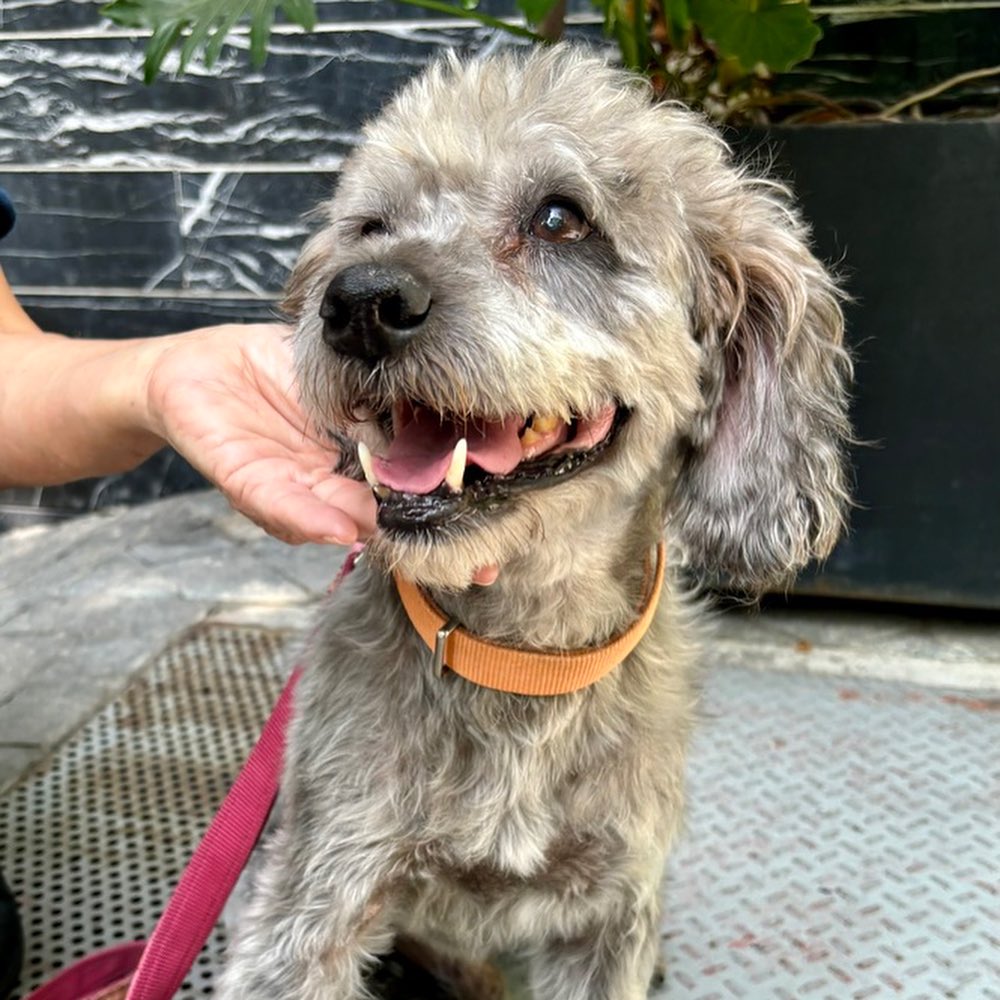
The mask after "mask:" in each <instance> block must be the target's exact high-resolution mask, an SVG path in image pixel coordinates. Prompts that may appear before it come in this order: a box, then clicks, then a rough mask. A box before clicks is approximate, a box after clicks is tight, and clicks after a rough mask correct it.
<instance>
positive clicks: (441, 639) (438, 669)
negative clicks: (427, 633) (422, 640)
mask: <svg viewBox="0 0 1000 1000" xmlns="http://www.w3.org/2000/svg"><path fill="white" fill-rule="evenodd" d="M458 624H459V622H458V619H457V618H449V619H448V621H446V622H445V623H444V624H443V625H442V626H441V627H440V628H439V629H438V630H437V632H435V633H434V655H433V658H432V660H431V663H432V665H433V667H434V676H435V677H444V672H445V670H447V669H448V668H447V665H446V664H445V662H444V647H445V646H446V645H447V644H448V637H449V636H450V635H451V633H452V632H454V631H455V629H457V628H458Z"/></svg>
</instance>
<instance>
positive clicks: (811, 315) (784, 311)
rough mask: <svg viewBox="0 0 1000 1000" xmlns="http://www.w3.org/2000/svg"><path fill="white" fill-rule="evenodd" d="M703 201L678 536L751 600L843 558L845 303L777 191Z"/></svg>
mask: <svg viewBox="0 0 1000 1000" xmlns="http://www.w3.org/2000/svg"><path fill="white" fill-rule="evenodd" d="M727 179H728V181H729V183H727V184H725V185H724V186H723V187H722V189H721V190H719V189H718V188H716V189H715V190H703V191H702V192H701V198H697V196H696V199H697V200H696V206H697V209H698V210H697V211H692V213H691V215H689V222H690V224H691V226H692V228H693V229H694V231H695V232H694V235H695V245H696V253H697V256H696V262H695V268H694V276H695V301H694V328H695V333H696V336H697V337H698V339H699V340H700V342H701V344H702V345H703V347H704V351H705V354H704V364H703V369H702V389H703V393H704V399H705V407H704V409H703V411H702V412H701V414H700V415H699V416H698V418H697V419H696V421H695V423H694V426H693V427H692V429H691V431H690V434H689V437H688V440H687V441H686V442H685V446H684V454H683V461H682V465H681V468H680V473H679V478H678V480H677V482H676V487H675V491H674V494H673V506H672V510H671V524H672V528H673V530H674V531H675V532H676V533H677V537H678V540H679V541H680V542H681V543H682V545H683V547H684V549H685V550H686V553H687V556H688V560H689V562H690V564H691V566H692V567H693V568H694V569H696V570H697V571H698V572H699V573H700V574H701V576H702V578H703V579H707V580H709V581H711V582H713V583H717V584H723V585H728V586H734V587H736V588H738V589H741V590H745V591H748V592H751V593H755V592H759V591H761V590H763V589H764V588H766V587H767V586H770V585H773V584H780V583H781V582H783V581H787V580H788V579H790V578H791V576H792V575H793V574H794V573H795V571H796V570H798V569H799V568H800V567H802V566H803V565H804V564H805V563H806V562H808V561H809V559H811V558H814V557H819V558H821V557H823V556H825V555H827V554H828V553H829V551H830V550H831V549H832V547H833V544H834V542H835V541H836V540H837V536H838V535H839V533H840V531H841V528H842V527H843V517H844V510H845V507H846V504H847V500H848V497H847V490H846V486H845V474H844V464H843V463H844V456H843V445H844V442H845V440H846V438H847V436H848V433H849V425H848V420H847V413H846V409H847V383H848V381H849V378H850V374H851V364H850V360H849V357H848V355H847V353H846V351H845V350H844V348H843V345H842V338H843V314H842V313H841V309H840V294H839V292H838V290H837V287H836V285H835V284H834V282H833V279H832V278H831V277H830V275H829V274H828V273H827V271H826V269H825V268H824V267H823V266H822V264H820V263H819V261H817V260H816V258H815V257H814V256H813V255H812V253H811V252H810V250H809V248H808V245H807V232H806V229H805V227H804V226H803V225H802V223H801V221H800V220H799V218H798V216H797V215H796V214H795V212H794V211H793V210H792V209H791V208H790V206H789V204H788V201H787V192H785V191H784V189H782V188H781V187H780V186H778V185H772V184H769V183H767V182H762V181H755V180H752V179H749V178H746V177H744V176H742V175H740V174H738V173H737V174H730V175H729V177H728V178H727Z"/></svg>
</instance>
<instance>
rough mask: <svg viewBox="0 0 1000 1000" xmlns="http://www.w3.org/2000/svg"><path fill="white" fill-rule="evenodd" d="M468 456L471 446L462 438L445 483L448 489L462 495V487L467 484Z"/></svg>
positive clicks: (456, 448)
mask: <svg viewBox="0 0 1000 1000" xmlns="http://www.w3.org/2000/svg"><path fill="white" fill-rule="evenodd" d="M468 455H469V444H468V442H467V441H466V440H465V438H462V439H461V440H460V441H459V442H458V444H456V445H455V450H454V451H453V452H452V453H451V464H450V465H449V466H448V471H447V472H446V473H445V475H444V481H445V482H446V483H447V484H448V488H449V489H451V490H453V491H454V492H455V493H461V492H462V486H463V485H464V484H465V463H466V460H467V458H468Z"/></svg>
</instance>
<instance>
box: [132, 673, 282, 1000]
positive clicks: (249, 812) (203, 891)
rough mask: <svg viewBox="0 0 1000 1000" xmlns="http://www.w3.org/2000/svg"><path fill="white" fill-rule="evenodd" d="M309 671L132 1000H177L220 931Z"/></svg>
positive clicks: (152, 945) (268, 802) (268, 729)
mask: <svg viewBox="0 0 1000 1000" xmlns="http://www.w3.org/2000/svg"><path fill="white" fill-rule="evenodd" d="M301 674H302V670H301V668H298V669H296V670H295V671H293V672H292V675H291V677H289V678H288V681H287V683H286V684H285V689H284V690H283V691H282V692H281V697H280V698H279V699H278V703H277V705H275V706H274V711H273V712H272V713H271V717H270V718H269V719H268V720H267V724H266V725H265V726H264V731H263V732H262V733H261V734H260V739H259V740H258V741H257V745H256V746H255V747H254V748H253V750H252V751H251V752H250V757H249V758H248V760H247V762H246V764H244V765H243V770H242V771H240V774H239V777H238V778H237V779H236V782H235V783H234V784H233V787H232V788H231V789H230V790H229V794H228V795H227V796H226V798H225V801H224V802H223V803H222V807H221V808H220V809H219V811H218V812H217V813H216V814H215V818H214V819H213V820H212V823H211V825H210V826H209V828H208V830H206V831H205V836H204V837H202V840H201V843H200V844H199V845H198V847H197V849H196V850H195V852H194V855H193V856H192V857H191V860H190V862H188V866H187V868H185V869H184V874H183V875H181V879H180V881H179V882H178V883H177V888H176V889H175V890H174V894H173V895H172V896H171V897H170V902H169V903H167V908H166V909H165V910H164V911H163V915H162V916H161V917H160V919H159V921H158V922H157V924H156V927H155V929H154V930H153V933H152V935H151V936H150V938H149V941H148V942H147V944H146V950H145V951H144V952H143V953H142V959H141V960H140V962H139V967H138V969H136V971H135V976H134V977H133V978H132V983H131V985H130V986H129V990H128V994H127V995H126V1000H169V998H170V997H172V996H173V995H174V994H175V993H176V992H177V990H178V988H179V987H180V985H181V983H182V982H183V981H184V977H185V976H186V975H187V974H188V972H189V971H190V970H191V966H192V965H193V964H194V960H195V959H196V958H197V957H198V952H199V951H201V949H202V946H203V945H204V944H205V942H206V941H207V940H208V936H209V935H210V934H211V933H212V928H213V927H214V926H215V922H216V921H217V920H218V919H219V915H220V914H221V913H222V908H223V906H225V905H226V900H227V899H228V898H229V894H230V893H231V892H232V891H233V887H234V886H235V885H236V882H237V881H238V879H239V877H240V872H242V871H243V868H244V867H245V865H246V863H247V860H248V859H249V857H250V854H251V852H252V851H253V849H254V846H255V845H256V843H257V839H258V838H259V837H260V834H261V831H262V830H263V829H264V824H265V823H266V822H267V817H268V814H269V813H270V811H271V806H272V805H273V804H274V799H275V796H276V795H277V793H278V782H279V781H280V780H281V765H282V758H283V756H284V748H285V731H286V730H287V728H288V721H289V718H290V717H291V713H292V693H293V692H294V690H295V685H296V683H297V682H298V679H299V677H300V676H301Z"/></svg>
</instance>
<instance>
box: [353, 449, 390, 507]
mask: <svg viewBox="0 0 1000 1000" xmlns="http://www.w3.org/2000/svg"><path fill="white" fill-rule="evenodd" d="M358 461H359V462H360V463H361V468H362V470H363V471H364V474H365V479H367V480H368V485H369V486H370V487H371V488H372V489H373V490H374V491H375V494H376V495H377V496H380V497H385V496H386V495H387V494H388V492H389V491H388V490H387V489H386V488H385V487H384V486H383V485H382V484H381V483H380V482H379V481H378V478H377V477H376V475H375V465H374V463H373V462H372V453H371V451H370V450H369V449H368V445H366V444H365V443H364V441H359V442H358Z"/></svg>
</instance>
